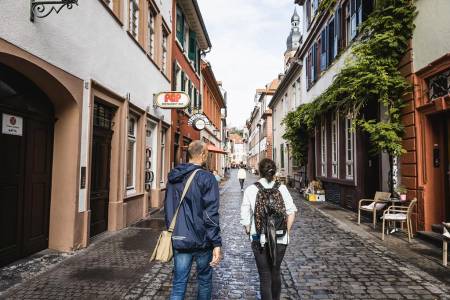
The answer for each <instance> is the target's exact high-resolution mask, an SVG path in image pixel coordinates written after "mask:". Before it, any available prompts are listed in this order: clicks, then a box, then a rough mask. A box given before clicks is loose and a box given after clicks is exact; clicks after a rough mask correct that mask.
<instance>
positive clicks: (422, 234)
mask: <svg viewBox="0 0 450 300" xmlns="http://www.w3.org/2000/svg"><path fill="white" fill-rule="evenodd" d="M416 236H417V237H418V238H419V239H421V240H423V241H425V242H428V243H430V244H433V245H435V246H437V247H440V248H442V241H443V235H442V234H441V233H437V232H433V231H417V233H416Z"/></svg>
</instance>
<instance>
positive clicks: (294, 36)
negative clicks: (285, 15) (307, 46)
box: [284, 8, 302, 70]
mask: <svg viewBox="0 0 450 300" xmlns="http://www.w3.org/2000/svg"><path fill="white" fill-rule="evenodd" d="M291 24H292V28H291V33H290V34H289V36H288V38H287V41H286V46H287V49H286V52H285V53H284V67H285V70H287V69H289V66H290V60H291V58H292V57H293V56H294V54H295V52H296V51H297V49H298V47H300V43H301V41H302V34H301V33H300V16H299V15H298V13H297V8H296V9H295V10H294V14H293V15H292V18H291Z"/></svg>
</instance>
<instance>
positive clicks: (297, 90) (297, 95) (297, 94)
mask: <svg viewBox="0 0 450 300" xmlns="http://www.w3.org/2000/svg"><path fill="white" fill-rule="evenodd" d="M300 93H301V87H300V77H299V78H298V79H297V81H296V82H295V108H297V107H299V106H300V104H301V103H300Z"/></svg>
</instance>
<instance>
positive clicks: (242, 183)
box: [239, 179, 245, 189]
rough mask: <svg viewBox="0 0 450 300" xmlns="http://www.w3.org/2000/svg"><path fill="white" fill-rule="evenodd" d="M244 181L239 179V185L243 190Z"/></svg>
mask: <svg viewBox="0 0 450 300" xmlns="http://www.w3.org/2000/svg"><path fill="white" fill-rule="evenodd" d="M244 180H245V179H239V183H240V184H241V189H243V188H244Z"/></svg>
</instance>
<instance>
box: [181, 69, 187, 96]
mask: <svg viewBox="0 0 450 300" xmlns="http://www.w3.org/2000/svg"><path fill="white" fill-rule="evenodd" d="M185 80H186V79H185V75H184V71H181V91H182V92H184V91H185V90H186V88H185Z"/></svg>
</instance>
